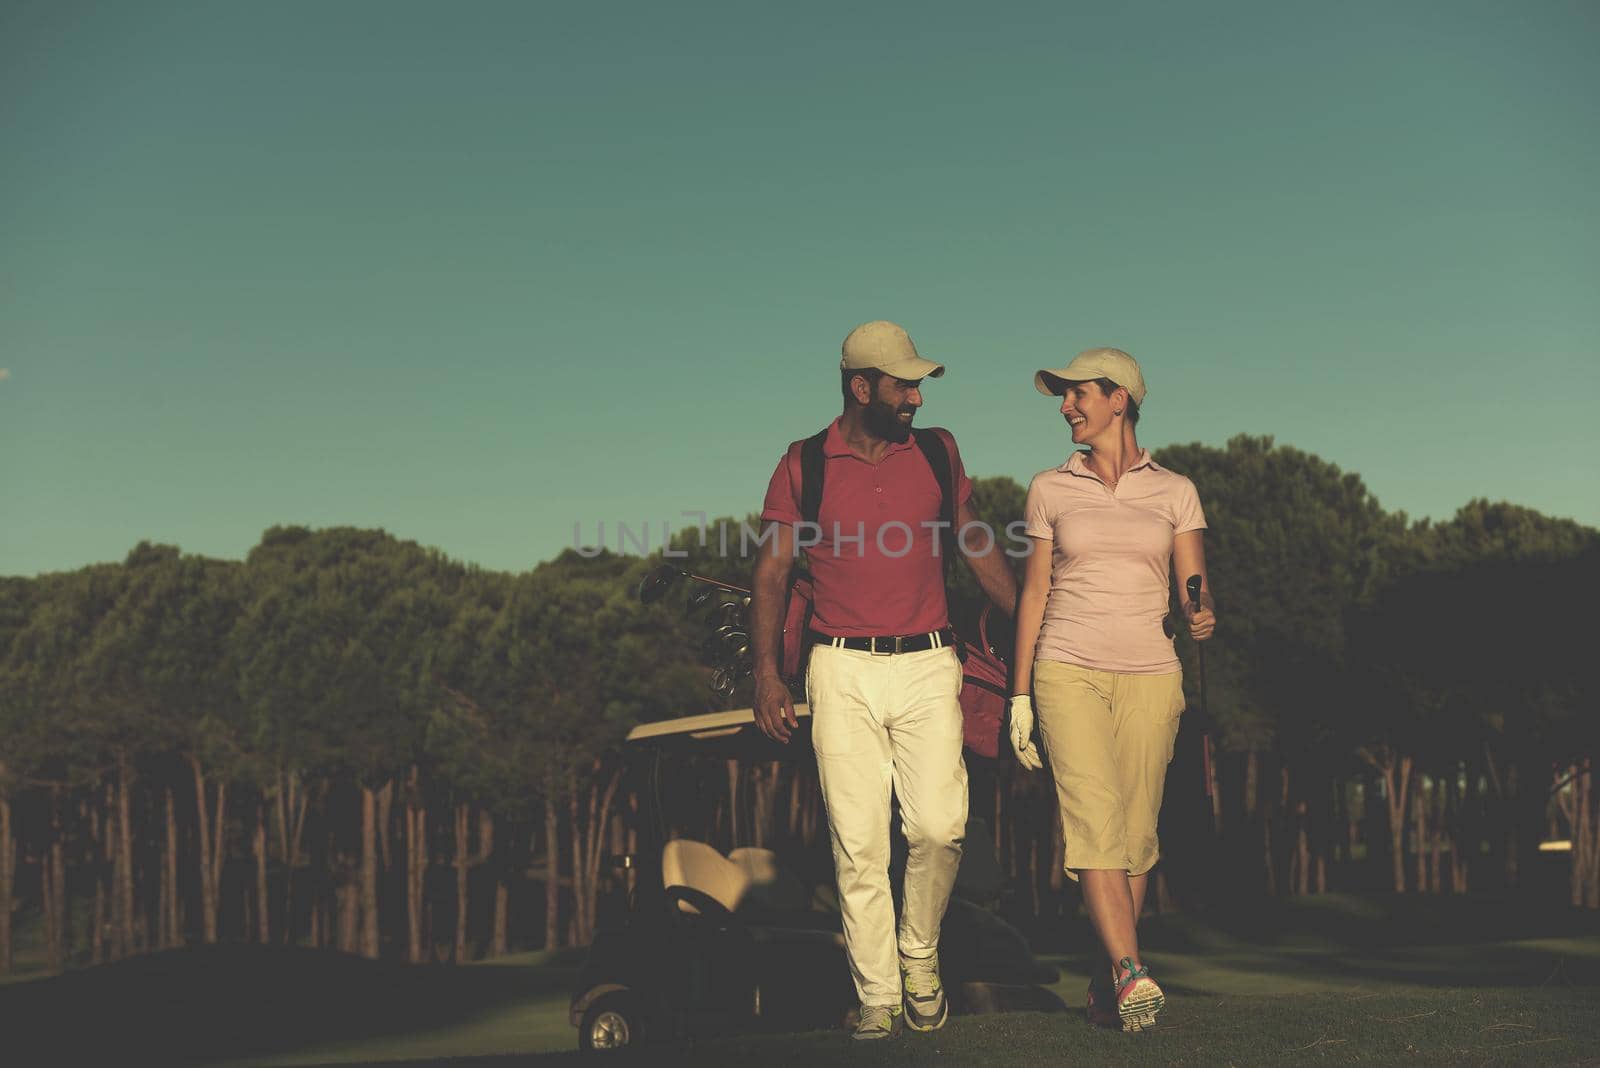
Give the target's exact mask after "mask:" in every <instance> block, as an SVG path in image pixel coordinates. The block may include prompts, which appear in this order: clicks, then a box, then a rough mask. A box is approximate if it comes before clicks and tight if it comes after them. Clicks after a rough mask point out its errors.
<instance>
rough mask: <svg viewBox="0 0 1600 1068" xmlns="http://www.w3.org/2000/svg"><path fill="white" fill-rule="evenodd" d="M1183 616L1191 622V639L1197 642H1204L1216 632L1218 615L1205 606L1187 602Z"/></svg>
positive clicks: (1184, 605)
mask: <svg viewBox="0 0 1600 1068" xmlns="http://www.w3.org/2000/svg"><path fill="white" fill-rule="evenodd" d="M1183 614H1184V616H1185V617H1186V618H1187V619H1188V620H1189V637H1191V638H1193V639H1194V640H1195V641H1197V642H1203V641H1205V640H1206V639H1208V638H1210V637H1211V635H1212V634H1213V633H1215V632H1216V629H1217V614H1216V613H1215V612H1213V611H1212V610H1211V609H1210V608H1207V607H1206V606H1205V605H1203V604H1202V605H1196V604H1195V603H1194V602H1193V601H1185V602H1184V603H1183Z"/></svg>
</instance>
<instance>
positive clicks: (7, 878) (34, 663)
mask: <svg viewBox="0 0 1600 1068" xmlns="http://www.w3.org/2000/svg"><path fill="white" fill-rule="evenodd" d="M1157 459H1158V460H1159V461H1160V462H1161V463H1163V464H1164V465H1166V466H1168V467H1170V468H1172V469H1174V470H1177V471H1180V472H1182V473H1184V474H1187V475H1189V476H1190V477H1191V478H1192V479H1194V481H1195V483H1196V485H1197V486H1198V488H1199V490H1200V494H1201V499H1202V501H1203V502H1204V504H1205V507H1206V512H1207V517H1208V520H1209V522H1210V530H1209V532H1208V534H1207V537H1206V548H1207V556H1208V561H1209V566H1210V570H1211V574H1212V582H1213V585H1214V587H1215V589H1216V591H1217V599H1218V607H1219V614H1220V616H1221V618H1222V620H1223V629H1222V630H1221V631H1220V632H1219V635H1218V638H1217V639H1216V640H1215V641H1213V642H1212V643H1209V645H1208V647H1207V650H1206V655H1207V664H1206V671H1207V682H1208V686H1207V693H1206V703H1207V706H1208V711H1209V713H1210V716H1211V718H1212V720H1213V721H1214V728H1213V730H1214V734H1215V737H1216V739H1217V741H1218V743H1219V759H1218V760H1217V761H1216V762H1215V763H1214V764H1213V767H1212V776H1213V782H1212V783H1211V785H1212V787H1213V789H1212V790H1211V800H1210V802H1209V803H1207V802H1204V801H1203V800H1201V798H1202V797H1203V794H1202V793H1201V791H1200V790H1199V789H1198V785H1197V781H1192V777H1191V773H1190V772H1189V771H1187V770H1182V769H1180V768H1178V767H1177V766H1175V769H1174V782H1173V784H1172V785H1169V794H1171V795H1173V798H1172V803H1174V804H1176V803H1181V804H1182V805H1184V806H1185V809H1186V810H1187V811H1193V810H1197V809H1201V808H1204V807H1207V805H1208V804H1209V809H1210V811H1209V812H1208V813H1206V815H1207V817H1208V820H1207V822H1208V824H1209V826H1208V827H1207V829H1206V831H1205V832H1204V833H1205V834H1206V836H1207V838H1208V842H1207V846H1206V848H1207V852H1208V855H1220V856H1221V857H1223V858H1224V859H1225V863H1223V864H1220V865H1219V864H1209V865H1206V867H1207V869H1208V870H1209V871H1210V873H1211V874H1210V875H1209V876H1208V879H1207V881H1205V882H1196V881H1181V880H1178V879H1177V872H1178V871H1179V870H1180V869H1181V865H1179V864H1178V863H1177V862H1178V860H1179V855H1180V854H1181V852H1182V850H1181V848H1179V849H1176V850H1174V849H1172V848H1169V853H1173V861H1174V879H1173V880H1172V881H1171V882H1172V883H1178V884H1179V885H1177V886H1176V888H1174V886H1173V885H1169V881H1168V880H1162V881H1161V883H1160V885H1159V886H1158V901H1162V900H1165V901H1167V902H1170V900H1171V899H1172V898H1173V896H1174V895H1176V896H1177V897H1180V898H1193V899H1195V900H1196V901H1203V900H1205V899H1206V897H1207V896H1208V895H1215V894H1217V893H1220V892H1227V893H1230V894H1238V893H1241V892H1248V893H1259V894H1289V893H1307V892H1314V891H1320V890H1324V889H1329V888H1339V887H1358V888H1370V887H1373V886H1377V885H1382V886H1385V887H1387V888H1389V889H1392V890H1394V891H1397V892H1433V893H1439V892H1454V893H1464V892H1467V891H1468V890H1469V889H1471V890H1492V889H1502V888H1514V887H1517V886H1519V885H1522V884H1525V883H1526V882H1528V881H1529V877H1530V873H1531V872H1532V871H1533V870H1534V868H1535V867H1536V865H1537V858H1538V857H1539V853H1538V848H1539V843H1540V842H1541V841H1542V840H1546V839H1554V838H1561V839H1562V840H1565V841H1568V842H1570V843H1571V846H1570V849H1571V852H1570V854H1568V860H1569V863H1568V864H1567V866H1566V869H1565V877H1566V878H1567V879H1568V885H1567V886H1566V887H1565V888H1564V890H1565V895H1566V896H1567V898H1568V899H1569V900H1570V901H1571V902H1572V903H1573V904H1575V905H1581V906H1585V907H1588V908H1596V907H1600V795H1597V794H1596V793H1595V791H1594V790H1593V789H1592V785H1591V775H1590V762H1591V759H1592V757H1593V755H1594V753H1595V751H1596V742H1597V740H1600V739H1597V738H1596V734H1597V726H1596V724H1597V720H1596V717H1595V715H1594V712H1595V685H1594V683H1593V682H1591V681H1590V678H1591V674H1590V673H1588V672H1587V671H1585V668H1586V666H1587V665H1586V659H1587V655H1589V653H1590V650H1591V649H1592V648H1593V647H1594V639H1595V638H1596V637H1600V634H1597V628H1596V626H1595V624H1594V622H1593V615H1592V613H1590V612H1588V611H1587V608H1588V605H1587V604H1586V603H1584V598H1585V596H1586V594H1590V593H1591V592H1592V591H1593V590H1595V589H1597V588H1600V582H1597V581H1596V580H1597V578H1600V535H1597V532H1596V531H1594V530H1593V529H1590V528H1587V527H1584V526H1581V525H1579V524H1576V523H1573V522H1571V521H1568V520H1562V519H1553V518H1550V517H1546V516H1543V515H1540V514H1539V513H1537V512H1534V511H1531V510H1529V509H1524V508H1519V507H1516V506H1513V505H1507V504H1490V503H1487V502H1483V501H1475V502H1472V503H1470V504H1468V505H1466V506H1465V507H1463V508H1462V509H1461V510H1460V512H1458V514H1457V515H1456V516H1455V517H1454V518H1452V519H1450V520H1448V521H1444V522H1438V523H1433V522H1411V521H1409V520H1408V519H1407V518H1406V517H1405V516H1404V515H1403V514H1396V513H1391V512H1387V511H1385V510H1384V509H1383V508H1381V507H1380V506H1379V504H1378V502H1377V501H1376V500H1375V499H1374V498H1373V497H1372V495H1371V494H1370V493H1369V492H1368V491H1367V489H1366V487H1365V486H1364V485H1363V483H1362V481H1361V479H1360V478H1359V477H1358V476H1357V475H1354V474H1349V473H1344V472H1341V471H1340V470H1339V469H1338V468H1337V467H1335V466H1334V465H1332V464H1330V463H1328V462H1326V461H1323V460H1321V459H1319V458H1317V457H1314V456H1311V455H1308V454H1306V453H1303V452H1301V451H1298V450H1295V449H1292V448H1286V447H1282V446H1278V445H1276V444H1275V443H1274V442H1273V441H1271V439H1265V438H1251V437H1239V438H1235V439H1233V440H1232V441H1230V442H1229V443H1228V444H1227V446H1226V447H1225V448H1221V449H1218V448H1214V447H1208V446H1203V445H1186V446H1173V447H1169V448H1166V449H1163V450H1159V451H1158V452H1157ZM1023 496H1024V489H1023V487H1022V486H1021V485H1019V484H1018V483H1017V482H1016V481H1015V480H1013V479H1010V478H1003V477H1002V478H987V479H978V480H976V484H975V507H976V510H977V511H978V512H979V514H980V515H981V516H982V517H983V518H984V519H986V520H988V521H989V522H990V523H991V524H992V525H994V526H995V528H996V529H1001V528H1003V527H1004V525H1005V524H1006V523H1009V522H1011V521H1012V520H1014V519H1016V518H1019V517H1020V514H1021V511H1022V503H1023ZM729 522H730V523H731V522H733V521H732V520H730V521H729ZM673 545H674V551H675V553H676V554H681V555H680V556H679V558H677V559H676V560H675V562H678V563H680V564H682V565H683V566H686V567H693V568H694V569H696V570H698V571H700V572H702V573H710V574H713V575H716V576H718V577H723V578H728V579H741V578H746V577H748V574H749V569H750V566H751V560H749V559H748V558H741V557H739V556H737V555H722V554H721V552H720V551H719V546H718V543H717V540H716V539H715V538H704V537H703V536H702V532H701V531H698V530H693V529H686V530H683V531H680V532H679V533H678V534H677V535H675V537H674V539H673ZM657 562H659V555H655V556H651V557H648V558H641V557H635V556H625V555H617V554H613V553H609V552H601V553H599V554H597V555H588V554H579V553H576V552H571V551H569V552H566V553H563V554H562V555H561V556H560V557H558V558H556V559H555V560H552V561H549V562H546V563H544V564H541V565H539V566H538V567H535V568H534V569H532V570H531V571H528V572H523V573H518V574H509V573H502V572H493V571H487V570H483V569H480V568H475V567H471V566H467V565H464V564H461V563H459V562H457V561H454V560H451V559H449V558H448V557H446V556H444V555H443V554H441V553H439V552H437V551H433V550H430V549H426V548H423V547H420V546H418V545H416V544H414V543H411V542H406V541H401V540H398V539H396V538H393V537H391V536H389V535H387V534H385V533H383V532H381V531H370V530H357V529H348V528H340V529H329V530H320V531H311V530H307V529H305V528H301V527H278V528H274V529H271V530H268V531H267V532H266V533H265V534H264V535H263V536H262V539H261V541H260V543H259V544H258V545H257V546H256V547H255V548H253V549H252V550H251V552H250V553H249V554H248V556H247V557H246V559H244V560H243V561H228V560H216V559H209V558H205V557H200V556H194V555H189V554H184V553H182V552H181V551H179V550H178V549H177V548H174V547H171V546H162V545H151V544H147V543H146V544H141V545H139V546H137V547H136V548H134V549H133V550H132V551H131V552H130V553H129V554H128V557H127V558H126V559H125V560H124V561H123V562H122V563H119V564H100V565H94V566H89V567H85V568H82V569H80V570H77V571H72V572H65V573H55V574H46V575H40V576H37V577H33V578H23V577H9V578H0V971H6V970H10V968H11V967H12V963H13V960H14V958H15V957H16V956H17V950H16V949H15V948H14V942H16V941H17V940H18V937H19V935H20V936H21V938H22V940H23V941H25V942H26V943H27V945H28V947H29V952H30V953H33V952H34V951H35V950H37V956H38V957H39V958H40V964H41V966H42V967H44V968H45V969H47V970H52V971H55V970H60V969H62V968H64V967H66V966H68V965H69V964H73V963H95V962H100V961H104V960H112V959H117V958H120V957H124V956H127V955H129V954H133V953H138V952H142V951H146V950H150V949H159V948H169V947H175V946H180V945H184V944H188V943H194V942H207V943H209V942H216V941H219V940H235V941H238V940H249V941H256V942H262V943H268V942H282V943H290V944H303V945H314V946H329V947H336V948H339V949H343V950H345V951H348V952H354V953H361V954H364V955H366V956H369V957H377V956H380V955H389V956H393V957H396V958H400V959H407V960H411V961H426V960H454V961H465V960H470V959H475V958H477V957H481V956H494V955H499V954H503V953H506V952H508V951H510V950H512V949H516V948H525V947H535V946H543V947H555V946H560V945H567V944H582V943H584V942H586V941H588V939H589V938H590V937H591V935H592V933H593V931H594V929H595V925H596V924H597V923H598V922H599V916H600V913H601V911H602V909H603V908H604V907H605V906H606V902H607V901H608V900H611V895H612V893H613V891H615V890H617V889H619V888H620V887H621V886H622V885H623V883H622V881H621V879H622V877H621V876H619V874H618V872H617V870H616V869H615V868H614V867H613V865H612V864H611V860H612V859H613V858H615V857H619V856H621V855H623V854H626V853H627V852H629V851H630V849H631V848H632V840H631V839H632V835H633V833H634V830H635V828H634V826H633V821H632V819H631V815H630V811H629V810H630V809H632V808H633V807H634V806H635V805H636V804H637V798H636V797H635V796H634V794H633V788H632V786H631V785H630V784H629V783H627V782H625V781H624V780H623V778H622V776H621V767H620V764H619V761H618V759H617V756H616V745H617V743H618V741H619V740H620V739H621V737H622V735H623V734H624V733H625V732H626V731H627V729H628V728H629V727H630V726H632V725H633V724H635V723H638V722H642V721H647V720H656V719H663V718H668V717H673V716H679V715H685V714H692V713H696V712H704V711H710V710H715V709H718V708H723V707H742V706H744V705H747V704H748V703H749V691H748V680H747V681H746V682H745V683H744V684H743V686H742V687H741V689H740V690H739V691H738V692H736V693H735V694H734V695H733V696H732V697H731V698H719V697H715V696H713V695H712V694H711V692H710V691H709V688H708V686H707V676H708V669H706V668H705V667H703V666H702V665H701V663H700V660H699V658H698V657H697V655H696V650H697V647H698V645H699V642H700V640H701V638H702V637H703V635H704V628H703V626H702V625H701V624H700V623H699V622H698V621H696V620H695V619H692V618H690V616H689V615H688V614H686V613H685V612H684V611H682V606H681V605H680V604H679V603H678V599H676V598H669V599H668V600H667V601H666V602H664V603H661V604H656V605H648V606H647V605H641V604H639V603H638V601H637V600H636V599H635V597H634V588H635V587H636V585H637V582H638V580H639V578H640V577H641V576H642V575H643V574H644V572H645V571H646V570H648V568H649V567H650V566H652V565H653V564H655V563H657ZM949 578H950V589H951V598H952V603H953V605H954V606H956V608H957V609H958V610H962V609H966V608H970V607H971V606H972V605H974V604H976V603H977V601H978V593H977V590H976V589H975V587H974V586H973V584H972V582H971V579H970V576H968V575H966V574H965V572H964V570H962V569H960V568H955V567H953V568H952V570H951V572H950V576H949ZM1180 649H1181V651H1182V653H1183V655H1184V657H1185V660H1186V678H1187V679H1188V680H1189V685H1190V688H1191V691H1194V690H1195V686H1194V682H1195V679H1196V677H1197V672H1196V670H1195V667H1196V665H1195V663H1194V656H1195V651H1194V650H1193V649H1192V648H1191V647H1190V646H1189V644H1188V643H1187V642H1185V641H1182V640H1180ZM1193 696H1194V698H1195V700H1192V701H1191V706H1192V707H1196V708H1197V707H1198V703H1199V702H1198V696H1199V695H1198V693H1197V692H1195V693H1194V694H1193ZM971 763H972V766H973V811H974V814H975V815H979V816H981V817H983V818H984V819H985V820H986V826H987V827H988V829H989V831H990V833H992V835H993V838H994V843H993V844H994V845H995V847H996V850H997V855H998V856H999V858H1000V860H1001V863H1002V865H1003V866H1005V867H1006V868H1007V869H1008V870H1009V872H1010V874H1011V875H1013V876H1014V877H1015V878H1014V885H1015V887H1016V893H1015V895H1014V898H1013V900H1012V905H1011V907H1012V908H1013V909H1015V910H1016V911H1017V912H1018V913H1019V915H1021V916H1022V917H1023V918H1024V919H1027V920H1031V921H1033V922H1044V920H1045V919H1046V918H1048V917H1049V916H1051V915H1056V914H1059V912H1060V910H1061V909H1062V908H1064V907H1068V906H1069V905H1070V902H1069V901H1068V899H1067V897H1066V895H1068V894H1070V893H1071V890H1070V887H1069V886H1067V885H1064V883H1063V880H1062V879H1061V877H1060V843H1059V838H1060V836H1059V828H1058V826H1057V824H1056V822H1055V816H1054V803H1053V800H1052V798H1053V790H1051V789H1050V788H1049V787H1048V784H1047V783H1046V782H1045V781H1044V779H1043V773H1035V774H1026V773H1022V772H1020V771H1019V770H1018V769H1016V768H1015V766H1014V765H1013V764H1011V763H1009V762H1008V761H1006V760H1004V759H1002V760H1000V761H992V762H991V761H982V760H977V759H974V760H973V761H972V762H971ZM1187 767H1188V765H1184V768H1187ZM1180 770H1182V773H1181V774H1180ZM699 774H700V779H699V780H698V781H697V783H696V784H695V786H694V787H693V789H692V793H693V794H694V797H695V799H696V801H697V802H698V804H699V807H698V809H697V812H698V815H696V816H695V817H694V818H695V819H696V820H697V821H698V822H699V823H700V824H701V826H699V827H698V828H695V827H690V828H686V833H696V834H698V835H699V836H701V837H704V838H706V839H707V840H711V841H714V842H717V843H718V844H720V845H723V846H724V847H727V846H731V845H735V844H775V843H779V842H782V841H793V842H795V843H798V844H802V845H804V844H808V843H809V844H810V845H811V846H813V847H817V846H819V842H818V828H819V826H820V827H822V828H823V831H822V833H823V834H825V816H823V815H821V814H820V808H819V802H818V799H817V796H816V788H815V783H814V777H810V776H808V773H807V771H806V769H805V768H804V767H799V768H784V767H780V766H779V765H776V764H772V765H766V764H762V765H758V766H754V767H742V766H737V765H727V766H725V767H716V768H709V769H701V771H700V772H699ZM1186 833H1187V832H1186ZM1196 833H1198V832H1196ZM1164 841H1172V836H1170V835H1168V834H1167V833H1166V831H1165V830H1164ZM1178 844H1179V845H1181V843H1178ZM1217 850H1220V853H1219V852H1217ZM822 852H823V853H824V854H825V850H823V851H822Z"/></svg>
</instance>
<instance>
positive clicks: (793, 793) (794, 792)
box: [789, 768, 801, 839]
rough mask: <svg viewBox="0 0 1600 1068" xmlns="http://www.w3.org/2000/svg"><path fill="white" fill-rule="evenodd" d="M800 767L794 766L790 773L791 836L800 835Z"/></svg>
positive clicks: (796, 836) (792, 837)
mask: <svg viewBox="0 0 1600 1068" xmlns="http://www.w3.org/2000/svg"><path fill="white" fill-rule="evenodd" d="M800 805H801V796H800V769H799V768H794V769H793V770H792V771H791V772H790V773H789V837H790V838H791V839H794V838H798V837H799V836H800Z"/></svg>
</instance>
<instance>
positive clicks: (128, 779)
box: [111, 752, 134, 958]
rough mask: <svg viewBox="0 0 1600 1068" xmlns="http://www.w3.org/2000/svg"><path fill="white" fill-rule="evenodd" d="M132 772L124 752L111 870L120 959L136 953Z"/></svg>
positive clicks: (120, 755)
mask: <svg viewBox="0 0 1600 1068" xmlns="http://www.w3.org/2000/svg"><path fill="white" fill-rule="evenodd" d="M132 780H133V772H132V770H131V769H130V768H129V766H128V757H127V754H126V753H125V752H118V754H117V812H116V822H115V825H114V828H113V830H112V833H113V834H114V835H116V838H117V863H116V865H115V866H114V867H113V868H112V884H111V894H112V904H113V909H112V917H113V923H114V929H113V932H112V938H113V940H114V941H115V943H116V955H117V957H119V958H121V957H128V956H131V955H132V954H133V919H134V918H133V805H132V802H131V799H130V798H129V796H128V794H129V792H130V789H131V787H132V785H133V782H132Z"/></svg>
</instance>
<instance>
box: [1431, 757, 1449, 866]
mask: <svg viewBox="0 0 1600 1068" xmlns="http://www.w3.org/2000/svg"><path fill="white" fill-rule="evenodd" d="M1446 793H1447V789H1446V787H1445V783H1444V780H1443V779H1439V778H1435V779H1434V780H1433V803H1432V804H1431V805H1430V806H1429V807H1430V808H1432V810H1433V837H1432V839H1431V840H1430V841H1429V843H1428V846H1429V848H1428V880H1429V881H1430V882H1431V883H1432V886H1430V887H1429V889H1430V890H1432V891H1433V892H1434V893H1435V894H1442V893H1444V880H1443V879H1442V878H1441V876H1442V872H1441V870H1440V861H1441V860H1443V859H1444V838H1445V834H1446V833H1447V828H1448V825H1447V824H1446V822H1445V812H1444V805H1445V794H1446Z"/></svg>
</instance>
